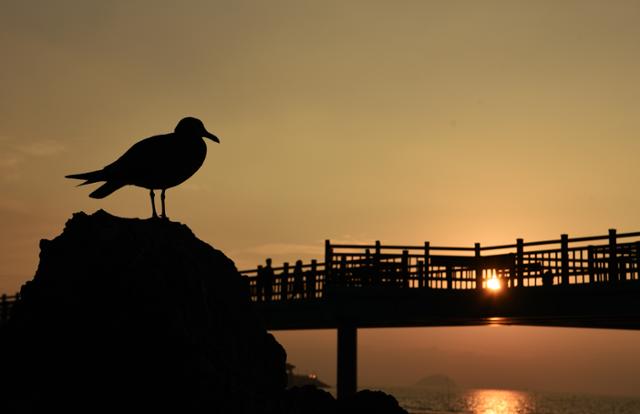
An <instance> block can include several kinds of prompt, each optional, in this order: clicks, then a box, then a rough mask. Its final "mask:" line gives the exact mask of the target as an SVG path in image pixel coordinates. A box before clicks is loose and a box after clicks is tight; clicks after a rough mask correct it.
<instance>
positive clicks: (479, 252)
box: [474, 243, 482, 290]
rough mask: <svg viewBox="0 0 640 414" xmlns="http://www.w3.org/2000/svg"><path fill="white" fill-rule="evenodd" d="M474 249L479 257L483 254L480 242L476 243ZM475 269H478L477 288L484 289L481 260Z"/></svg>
mask: <svg viewBox="0 0 640 414" xmlns="http://www.w3.org/2000/svg"><path fill="white" fill-rule="evenodd" d="M474 251H475V256H476V257H477V258H479V257H480V254H481V251H480V243H476V244H475V245H474ZM475 270H476V289H478V290H480V289H482V265H481V264H480V260H477V262H476V269H475Z"/></svg>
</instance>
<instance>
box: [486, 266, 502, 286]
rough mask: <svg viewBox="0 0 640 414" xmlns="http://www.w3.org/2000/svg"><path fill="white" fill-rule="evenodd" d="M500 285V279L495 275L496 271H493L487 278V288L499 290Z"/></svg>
mask: <svg viewBox="0 0 640 414" xmlns="http://www.w3.org/2000/svg"><path fill="white" fill-rule="evenodd" d="M501 287H502V285H501V283H500V280H499V279H498V278H497V277H496V271H495V270H494V271H493V274H492V275H491V278H489V280H487V289H489V290H500V288H501Z"/></svg>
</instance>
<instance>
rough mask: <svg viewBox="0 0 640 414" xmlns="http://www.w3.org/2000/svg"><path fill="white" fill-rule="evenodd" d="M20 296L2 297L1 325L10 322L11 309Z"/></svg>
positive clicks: (0, 301)
mask: <svg viewBox="0 0 640 414" xmlns="http://www.w3.org/2000/svg"><path fill="white" fill-rule="evenodd" d="M19 297H20V295H18V294H16V295H2V296H0V324H3V323H4V322H6V321H7V320H9V315H10V314H11V309H12V308H13V305H14V304H15V303H16V300H18V299H19Z"/></svg>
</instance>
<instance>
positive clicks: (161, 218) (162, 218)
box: [160, 214, 169, 221]
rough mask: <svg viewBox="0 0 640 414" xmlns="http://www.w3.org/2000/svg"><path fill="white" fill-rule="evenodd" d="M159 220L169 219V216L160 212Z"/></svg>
mask: <svg viewBox="0 0 640 414" xmlns="http://www.w3.org/2000/svg"><path fill="white" fill-rule="evenodd" d="M160 220H167V221H169V217H167V216H166V214H160Z"/></svg>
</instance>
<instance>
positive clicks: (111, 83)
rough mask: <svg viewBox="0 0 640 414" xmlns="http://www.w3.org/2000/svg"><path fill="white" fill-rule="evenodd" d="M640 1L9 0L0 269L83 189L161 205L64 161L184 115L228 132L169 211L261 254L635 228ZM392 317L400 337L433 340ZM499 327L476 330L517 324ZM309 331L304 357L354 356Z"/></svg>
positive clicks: (1, 23)
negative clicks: (318, 349) (86, 178)
mask: <svg viewBox="0 0 640 414" xmlns="http://www.w3.org/2000/svg"><path fill="white" fill-rule="evenodd" d="M638 21H640V4H639V3H638V2H635V1H616V2H607V1H562V2H557V1H531V2H520V1H483V2H477V1H446V2H445V1H442V2H435V1H374V0H370V1H337V0H336V1H334V0H325V1H309V2H301V1H293V0H291V1H279V0H273V1H269V2H266V1H265V2H262V1H238V0H234V1H191V2H174V1H154V2H151V1H148V2H147V1H135V2H131V1H113V2H85V1H80V0H61V1H56V2H50V1H34V2H21V1H6V2H4V3H3V6H2V13H0V48H1V50H2V56H3V59H2V60H3V63H2V65H0V91H2V100H0V226H1V228H2V229H3V231H2V233H1V234H0V291H4V292H13V291H16V290H17V289H18V288H19V286H20V285H21V284H22V283H23V282H24V281H25V280H28V279H29V278H31V277H32V276H33V273H34V271H35V267H36V265H37V259H38V247H37V246H38V240H39V239H40V238H43V237H46V238H51V237H53V236H55V235H56V234H58V233H60V231H61V230H62V227H63V223H64V222H65V220H66V219H68V218H69V217H70V215H71V213H72V212H74V211H79V210H85V211H89V212H92V211H94V210H96V209H98V208H104V209H106V210H108V211H109V212H111V213H113V214H117V215H122V216H132V217H145V216H147V215H149V206H148V198H147V194H146V192H145V191H143V190H140V189H135V188H128V189H124V190H120V191H118V192H117V193H115V194H114V195H113V196H111V197H109V198H107V199H105V200H100V201H96V200H92V199H89V198H88V197H87V194H88V192H89V190H88V189H85V188H82V189H78V188H75V187H74V183H73V182H71V181H69V180H65V179H64V178H63V176H64V175H66V174H69V173H75V172H83V171H87V170H91V169H94V168H97V167H102V166H104V165H106V164H107V163H109V162H111V161H113V160H114V159H115V158H116V157H117V156H119V155H120V154H121V153H122V152H123V151H124V150H126V149H127V148H128V147H129V146H130V145H131V144H132V143H134V142H135V141H136V140H138V139H140V138H144V137H147V136H150V135H153V134H157V133H163V132H169V131H171V130H172V129H173V127H174V126H175V123H176V122H177V121H178V120H179V119H180V118H181V117H183V116H185V115H193V116H197V117H199V118H201V119H202V120H203V121H204V122H205V125H206V126H207V128H208V129H209V130H210V131H212V132H213V133H215V134H216V135H218V136H219V137H220V138H221V140H222V144H221V145H215V146H213V145H210V146H209V150H210V151H209V155H208V158H207V160H206V162H205V164H204V166H203V167H202V169H201V170H200V171H199V172H198V173H197V174H196V175H195V176H194V177H193V178H192V179H191V180H189V181H188V182H187V183H185V184H184V185H182V186H181V187H179V188H176V189H172V190H170V191H169V192H168V199H167V200H168V214H169V216H170V217H171V218H172V219H174V220H178V221H181V222H184V223H186V224H188V225H189V226H190V227H191V228H192V229H193V230H194V232H195V233H196V234H197V235H198V236H199V237H200V238H202V239H203V240H205V241H207V242H209V243H211V244H212V245H214V246H215V247H217V248H220V249H222V250H223V251H224V252H225V253H227V255H229V256H230V257H231V258H232V259H234V260H235V261H236V263H237V264H238V266H239V267H241V268H246V267H254V266H255V265H256V264H257V263H258V261H260V260H262V259H264V258H265V257H267V256H272V257H274V259H275V260H276V261H281V260H285V259H289V260H295V259H297V258H299V257H305V258H309V257H320V256H321V252H322V241H323V240H324V239H326V238H329V239H332V240H349V241H366V242H370V241H372V240H376V239H380V240H382V241H383V242H386V243H403V244H410V243H421V242H422V241H424V240H430V241H431V242H432V243H434V244H465V245H471V244H472V243H473V242H476V241H480V242H482V243H506V242H511V241H513V240H515V238H517V237H524V238H525V239H528V240H533V239H548V238H556V237H557V236H558V235H559V234H560V233H569V234H571V235H592V234H604V233H605V232H606V231H607V229H609V228H612V227H615V228H617V229H618V230H619V231H637V230H638V229H640V223H638V219H637V210H638V206H639V205H640V193H639V192H638V191H635V188H636V186H637V183H638V181H639V180H638V179H639V178H640V168H638V166H637V156H638V154H639V153H640V151H639V150H640V140H638V139H637V137H636V135H637V133H638V131H639V130H640V116H638V115H639V112H640V105H639V104H638V102H640V54H638V45H637V40H638V39H639V38H640V25H638V24H637V22H638ZM518 329H524V331H522V332H526V333H528V334H530V335H532V336H531V337H530V338H531V340H532V341H535V342H541V343H550V341H555V340H556V339H554V338H556V336H558V337H562V336H563V335H567V336H568V337H571V336H572V335H574V334H573V333H571V332H573V331H565V330H560V331H553V332H554V335H555V336H554V335H551V334H549V332H548V331H545V330H542V331H539V330H535V329H533V328H518ZM513 331H515V329H512V330H507V332H513ZM390 332H391V331H390ZM393 332H396V333H397V335H398V337H400V338H403V339H404V340H403V341H400V344H395V345H394V347H395V348H394V349H396V350H399V349H400V347H401V343H413V341H412V340H410V338H418V337H419V338H421V339H420V341H423V342H420V343H421V344H422V345H420V346H427V347H428V346H429V341H430V339H429V335H427V334H423V333H420V334H419V335H418V334H416V333H415V332H413V331H411V332H409V331H407V332H400V331H393ZM420 332H423V331H420ZM424 332H431V331H424ZM433 332H435V331H433ZM469 332H471V331H469ZM473 332H476V331H473ZM487 332H488V331H482V330H480V331H477V338H478V339H477V341H479V342H483V341H493V342H496V341H497V340H496V339H491V338H492V337H491V335H490V334H488V333H487ZM492 332H493V331H492ZM538 333H539V336H536V335H538ZM528 334H527V335H528ZM296 335H298V336H296ZM296 335H292V336H290V338H291V339H289V337H287V338H284V337H283V341H288V342H290V344H289V345H288V348H289V349H290V352H292V353H296V355H299V356H298V359H299V361H292V362H293V363H298V365H300V366H306V367H308V369H314V368H313V367H312V365H318V366H328V365H331V364H333V362H328V361H331V357H327V358H326V359H320V360H317V359H314V358H313V357H312V356H310V354H309V353H305V352H304V348H305V347H304V346H303V345H302V344H303V343H304V338H315V336H314V335H312V334H306V335H307V336H304V335H303V337H304V338H302V339H300V338H301V337H300V336H299V334H296ZM316 335H320V336H322V335H323V334H316ZM328 335H329V336H326V335H325V339H326V340H327V341H329V342H330V341H332V340H333V339H331V336H330V335H331V334H328ZM372 335H373V337H374V339H375V333H374V334H372ZM447 335H449V334H447ZM450 335H453V334H450ZM474 335H475V334H474ZM509 335H513V334H509ZM585 335H587V334H585ZM592 335H595V336H594V338H596V337H598V338H600V336H601V335H605V336H604V337H605V338H618V337H617V336H615V335H618V333H609V332H608V331H600V332H598V333H592ZM598 335H600V336H598ZM608 335H611V336H608ZM628 335H630V337H631V338H635V339H633V340H635V341H638V336H639V335H640V333H631V334H628ZM454 337H455V335H453V336H452V338H454ZM327 338H328V339H327ZM483 338H484V339H483ZM534 338H535V339H534ZM625 338H626V337H625ZM372 341H373V339H372ZM612 341H613V339H612ZM318 342H322V341H321V340H318ZM373 342H375V341H373ZM459 342H460V344H461V345H460V346H461V347H462V346H463V345H462V344H463V343H465V341H463V340H462V339H461V340H460V341H459ZM493 342H492V343H493ZM361 343H362V341H361ZM496 343H497V342H496ZM363 346H364V345H363ZM372 346H373V345H372ZM416 346H417V345H416ZM610 346H612V347H613V346H614V344H611V345H610ZM296 347H297V348H296ZM296 349H300V350H301V351H297V350H296ZM612 349H613V348H612ZM636 349H637V348H636ZM331 352H334V350H333V349H332V350H331ZM398 352H401V351H398ZM402 352H405V351H402ZM406 352H409V351H408V350H407V351H406ZM612 353H613V352H608V353H607V352H605V354H607V355H610V354H612ZM412 355H413V354H412ZM415 355H417V354H415ZM594 355H595V354H594ZM639 358H640V357H638V356H637V355H636V353H634V354H632V355H629V359H628V361H631V362H628V363H627V364H624V365H623V366H621V367H620V370H621V371H620V372H623V371H624V369H626V368H625V367H628V366H629V363H630V364H632V365H631V366H632V367H635V369H636V371H635V372H639V371H640V359H639ZM301 360H304V361H302V362H303V363H300V362H301ZM316 361H317V363H316ZM606 363H610V364H613V362H611V361H609V362H607V361H606V360H605V362H603V364H606ZM634 364H635V365H634ZM603 366H604V365H603ZM374 368H375V364H370V366H369V368H367V370H365V371H362V370H361V376H363V375H364V377H363V380H364V381H365V382H366V381H367V380H370V381H369V382H375V381H377V379H378V378H379V377H376V374H374V373H372V372H371V371H370V370H371V369H374ZM331 369H332V368H331ZM315 370H320V368H316V369H315ZM425 370H428V369H427V368H426V367H425ZM392 371H393V369H392V368H391V367H389V368H388V369H386V371H385V372H392ZM398 372H400V374H398V375H396V374H394V375H396V376H398V381H400V377H401V376H402V375H401V374H402V372H406V370H405V371H401V370H399V371H398ZM624 372H626V371H624ZM427 373H428V372H426V373H425V374H427ZM326 375H329V376H330V375H332V373H331V372H330V371H327V372H326ZM621 375H622V374H621ZM394 378H395V377H394ZM404 379H405V380H406V381H408V382H410V380H409V375H408V374H407V375H405V378H404ZM636 381H637V380H636ZM516 382H517V381H515V380H514V383H516ZM596 382H597V381H596ZM596 382H594V383H593V384H595V383H596ZM627 382H628V381H627ZM593 384H591V385H593ZM560 385H561V384H558V386H560ZM586 388H588V387H586ZM635 389H640V386H637V387H636V388H635Z"/></svg>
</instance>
